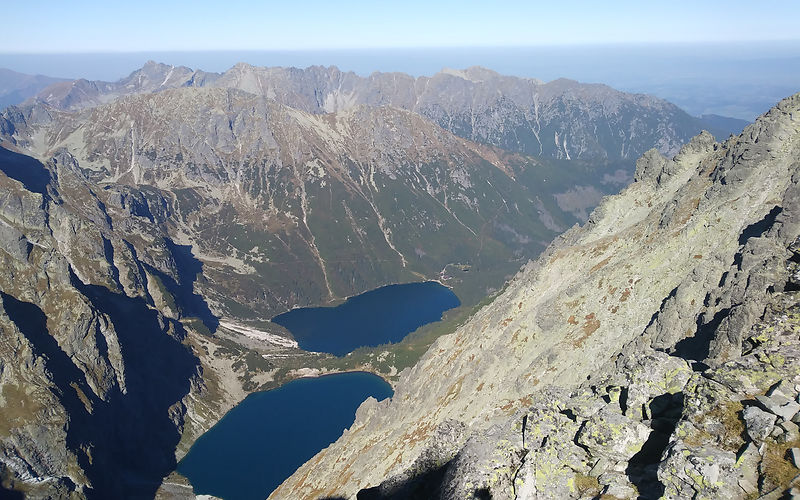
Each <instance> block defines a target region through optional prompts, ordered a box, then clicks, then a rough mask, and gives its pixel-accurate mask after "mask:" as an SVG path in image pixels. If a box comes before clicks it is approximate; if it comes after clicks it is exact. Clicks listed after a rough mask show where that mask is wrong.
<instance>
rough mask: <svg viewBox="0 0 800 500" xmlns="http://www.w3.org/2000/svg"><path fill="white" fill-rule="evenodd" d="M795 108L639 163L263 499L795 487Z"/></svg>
mask: <svg viewBox="0 0 800 500" xmlns="http://www.w3.org/2000/svg"><path fill="white" fill-rule="evenodd" d="M799 117H800V94H796V95H794V96H792V97H790V98H787V99H785V100H783V101H782V102H781V103H779V104H778V105H777V106H776V107H775V108H773V109H772V110H770V112H768V113H766V114H765V115H763V116H762V117H760V118H759V119H758V120H757V121H756V123H755V124H753V125H751V126H748V127H747V128H746V129H745V130H744V132H743V133H742V135H741V136H739V137H736V138H731V139H729V140H728V141H726V142H725V143H722V144H719V143H715V142H714V140H713V138H712V137H711V136H710V135H708V134H702V135H700V136H698V137H696V138H695V139H693V140H692V141H691V142H690V143H689V144H688V145H686V146H684V147H683V148H682V149H681V151H680V153H679V154H678V155H677V156H676V157H675V158H674V159H672V160H671V159H668V158H665V157H663V156H661V155H660V154H659V153H658V152H656V151H650V152H648V153H647V154H645V155H644V156H643V157H642V158H641V159H640V160H639V161H638V162H637V170H636V177H635V182H634V183H633V184H632V185H631V186H630V187H628V188H626V189H625V190H624V191H623V192H622V193H621V194H619V195H616V196H612V197H609V198H608V199H606V200H605V201H604V202H603V203H602V204H601V205H600V207H598V208H597V209H596V210H595V211H594V212H593V213H592V215H591V216H590V219H589V222H588V223H587V224H586V225H584V226H583V227H581V228H576V229H572V230H570V231H568V232H567V233H565V234H564V235H562V236H561V237H559V238H558V239H557V240H556V241H555V242H554V243H553V244H552V245H551V246H550V247H549V248H548V250H546V251H545V252H544V253H543V254H542V256H540V258H539V259H537V261H536V262H535V263H532V264H530V265H528V266H526V267H525V268H524V269H523V270H522V271H521V272H520V274H519V275H518V276H517V277H516V278H515V279H514V280H512V281H511V282H510V283H509V284H508V285H507V287H506V289H505V290H504V292H503V293H502V294H501V295H499V296H498V297H497V298H496V299H495V300H494V301H493V302H492V304H491V305H490V306H488V307H484V308H483V309H482V310H481V311H479V312H478V313H476V314H475V315H474V316H473V317H472V318H471V319H470V320H469V321H468V322H467V323H466V324H464V325H463V326H462V327H460V328H459V329H458V330H457V331H456V332H455V333H453V334H451V335H446V336H443V337H440V338H439V339H438V340H437V341H436V342H435V343H434V345H433V346H431V348H430V349H429V350H428V352H427V353H426V354H425V355H424V356H423V358H422V359H421V360H420V361H419V362H418V363H417V365H416V366H414V367H413V368H412V369H409V370H408V371H407V372H405V373H403V374H401V376H400V380H399V382H398V384H397V387H396V391H395V395H394V397H393V398H392V399H391V400H390V401H384V402H382V403H377V402H375V401H367V402H365V403H364V404H363V405H362V406H361V408H359V411H358V414H357V418H356V422H355V423H354V424H353V426H352V427H351V428H350V429H349V430H348V431H346V432H345V434H344V435H343V436H342V437H341V438H340V439H339V440H338V441H337V442H336V443H334V444H332V445H331V446H330V447H329V448H327V449H326V450H323V451H322V452H320V453H319V454H318V455H317V456H316V457H314V458H313V459H312V460H310V461H309V462H307V463H306V464H305V465H304V466H303V467H301V468H300V469H299V470H298V471H297V472H296V473H295V474H294V475H293V476H292V477H291V478H290V479H289V480H287V481H286V482H285V483H284V484H283V485H281V487H280V488H279V489H278V490H276V491H275V492H274V493H273V495H272V497H271V498H296V497H302V498H319V497H329V496H342V497H348V498H350V497H355V496H356V495H358V496H359V498H409V497H412V496H413V495H414V494H416V495H417V496H418V497H420V498H432V497H433V498H435V497H440V498H462V497H463V496H465V495H466V496H477V497H486V496H489V497H492V498H535V497H551V496H553V494H554V493H555V492H557V493H558V494H557V495H556V496H562V497H565V498H570V497H571V498H581V497H584V496H594V495H599V494H601V493H605V494H609V495H614V496H618V497H621V498H635V497H637V496H639V495H641V496H642V497H644V498H656V497H658V496H660V495H661V494H664V495H666V497H667V498H685V497H728V498H745V497H751V496H752V495H756V496H758V495H764V494H771V495H774V496H775V498H778V497H779V496H780V495H782V494H783V492H784V491H788V489H790V488H792V485H794V484H795V482H797V481H798V479H797V478H796V477H795V476H797V475H798V474H800V470H798V469H797V468H796V467H797V463H796V462H795V463H793V462H792V460H793V457H794V453H795V451H792V450H793V449H794V447H797V445H798V441H797V434H796V425H794V426H793V424H795V423H796V422H792V421H791V419H796V418H797V417H796V413H797V409H798V408H796V405H797V402H796V397H797V392H798V391H797V388H796V385H797V384H798V383H800V373H798V371H797V367H798V366H800V364H799V363H797V360H796V359H795V358H796V356H797V348H798V344H800V338H798V334H797V326H796V318H795V315H796V313H795V309H796V307H797V294H796V290H797V285H796V284H794V282H793V281H792V280H793V279H795V278H792V276H794V273H795V272H796V271H795V270H794V269H795V267H793V266H794V264H792V262H794V261H796V260H797V257H796V253H795V252H796V250H797V243H796V241H797V238H798V235H800V219H798V213H800V212H799V210H800V207H799V206H798V200H799V199H800V198H799V195H800V192H798V182H797V180H798V168H800V149H799V148H800V121H799V120H800V118H799ZM787 262H788V263H787ZM764 412H767V413H766V414H765V413H764ZM776 423H777V424H778V425H777V426H775V424H776ZM750 443H754V444H750ZM787 450H788V451H787ZM784 453H788V454H784ZM792 471H794V472H792Z"/></svg>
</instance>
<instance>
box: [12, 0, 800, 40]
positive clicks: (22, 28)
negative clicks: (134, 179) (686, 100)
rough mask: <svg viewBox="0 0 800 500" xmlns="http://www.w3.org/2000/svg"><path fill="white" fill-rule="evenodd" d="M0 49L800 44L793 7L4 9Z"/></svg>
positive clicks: (789, 2)
mask: <svg viewBox="0 0 800 500" xmlns="http://www.w3.org/2000/svg"><path fill="white" fill-rule="evenodd" d="M2 12H3V21H4V22H3V28H2V31H0V52H5V53H13V52H26V53H31V52H51V53H52V52H115V51H153V50H165V51H168V50H242V49H250V50H286V49H299V50H307V49H323V48H331V49H341V48H385V47H459V46H461V47H463V46H529V45H561V44H593V43H620V42H622V43H640V42H697V41H730V40H792V39H794V40H797V39H800V34H799V33H798V31H799V30H798V26H799V25H798V24H797V23H798V19H800V2H798V1H797V0H771V1H764V2H757V1H754V0H747V1H742V0H724V1H719V0H707V1H703V0H701V1H686V0H668V1H663V0H662V1H658V2H655V1H649V0H637V1H629V0H624V1H603V0H549V1H547V2H542V1H533V0H529V1H522V0H519V1H517V0H514V1H512V0H505V1H504V0H496V1H489V0H484V1H476V0H458V1H455V0H445V1H436V0H405V1H402V2H397V1H393V2H390V1H381V0H371V1H364V0H354V1H347V0H339V1H335V0H299V1H298V0H295V1H292V0H282V1H249V0H229V1H222V0H213V1H207V0H194V1H184V0H178V1H170V0H163V1H152V0H138V1H136V0H134V1H125V2H118V1H115V0H105V1H102V2H98V1H88V0H69V1H65V0H28V1H9V2H6V4H5V5H4V7H3V9H2Z"/></svg>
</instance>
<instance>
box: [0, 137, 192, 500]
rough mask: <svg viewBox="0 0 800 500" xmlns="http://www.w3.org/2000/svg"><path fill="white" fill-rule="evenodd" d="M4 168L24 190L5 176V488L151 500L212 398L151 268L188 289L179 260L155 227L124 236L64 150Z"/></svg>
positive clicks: (15, 160)
mask: <svg viewBox="0 0 800 500" xmlns="http://www.w3.org/2000/svg"><path fill="white" fill-rule="evenodd" d="M15 166H22V167H24V168H23V169H19V170H17V169H15V168H14V167H15ZM2 167H3V169H2V170H3V172H6V171H7V172H10V173H11V174H13V175H15V176H16V177H20V179H21V180H22V182H20V180H17V179H14V178H11V177H9V176H7V175H6V174H5V173H0V193H2V195H0V266H1V267H2V269H3V272H2V273H0V406H2V408H3V411H2V412H0V485H1V486H2V488H1V489H0V492H1V493H3V494H5V493H9V491H11V490H14V491H16V492H23V493H25V496H26V497H30V498H73V497H74V498H86V497H89V498H112V497H113V498H124V497H129V498H130V497H141V496H145V497H146V496H152V495H154V493H155V491H156V489H157V488H158V486H159V485H160V483H161V480H162V478H163V477H164V476H165V475H167V474H168V473H169V472H170V471H172V470H173V469H174V466H175V460H176V447H177V445H178V443H179V440H180V438H181V434H182V431H183V429H184V426H185V425H186V424H187V420H188V418H187V412H188V413H191V411H193V408H194V406H195V402H194V401H195V398H200V399H202V397H203V394H204V393H205V387H204V384H203V381H202V379H201V377H200V376H201V365H200V362H199V360H198V359H197V357H196V356H195V355H194V354H193V352H192V349H191V348H190V346H189V342H188V341H187V338H188V335H189V333H188V331H187V327H185V326H184V325H183V324H182V323H181V322H179V321H177V319H178V317H177V316H176V317H175V318H169V317H166V316H165V315H164V314H162V313H161V312H159V311H158V310H157V309H156V308H155V307H154V305H155V304H154V301H153V298H152V296H151V294H150V293H149V288H151V287H152V279H151V277H150V275H149V274H147V273H146V272H145V271H144V269H145V268H147V269H150V270H151V273H160V274H161V275H162V276H174V279H175V280H177V281H181V280H182V279H183V278H182V277H181V275H180V273H179V271H178V270H177V266H176V265H175V261H176V260H177V258H176V257H175V256H174V254H173V251H172V250H171V248H170V246H169V244H168V242H167V240H166V239H165V238H164V235H163V234H162V233H159V231H158V230H157V228H155V227H152V226H151V227H139V228H137V229H138V230H137V232H136V235H135V237H134V235H125V236H124V237H123V236H122V235H121V234H120V233H117V232H115V231H114V230H113V225H114V221H112V219H111V217H110V216H109V213H108V212H107V210H106V207H105V205H104V204H103V203H102V202H100V201H99V200H98V198H97V196H96V195H95V194H94V192H93V190H92V189H91V188H90V186H89V185H88V184H87V183H86V182H85V180H84V179H83V178H82V176H81V175H80V172H79V171H78V170H77V165H76V163H75V162H74V159H73V158H71V156H70V155H68V154H67V153H59V154H57V155H55V157H54V158H53V159H52V160H51V161H50V162H48V164H47V165H43V164H40V163H38V162H35V161H34V160H32V159H31V158H29V157H24V156H22V155H19V154H15V153H13V152H11V151H7V150H4V153H3V157H2ZM37 169H38V170H37ZM18 174H21V175H18ZM34 174H35V175H34ZM32 188H35V190H33V191H32V190H31V189H32ZM62 193H64V196H62ZM117 220H119V219H117ZM125 238H127V240H126V239H125ZM176 297H177V299H175V300H177V302H178V305H179V306H180V310H181V312H182V313H185V312H187V309H186V308H185V307H184V303H183V300H182V297H181V296H179V295H176ZM9 494H10V493H9Z"/></svg>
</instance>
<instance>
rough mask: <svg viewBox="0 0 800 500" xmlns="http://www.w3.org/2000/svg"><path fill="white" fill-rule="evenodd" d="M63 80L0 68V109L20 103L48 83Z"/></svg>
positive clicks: (61, 79)
mask: <svg viewBox="0 0 800 500" xmlns="http://www.w3.org/2000/svg"><path fill="white" fill-rule="evenodd" d="M63 80H64V79H63V78H52V77H49V76H43V75H26V74H24V73H17V72H16V71H11V70H10V69H5V68H0V109H3V108H5V107H6V106H11V105H14V104H20V103H21V102H23V101H25V100H26V99H28V98H29V97H33V96H35V95H36V94H38V93H39V92H41V91H42V90H43V89H45V88H46V87H48V86H49V85H52V84H54V83H57V82H60V81H63Z"/></svg>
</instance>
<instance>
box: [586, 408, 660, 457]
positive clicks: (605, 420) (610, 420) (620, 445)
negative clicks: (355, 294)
mask: <svg viewBox="0 0 800 500" xmlns="http://www.w3.org/2000/svg"><path fill="white" fill-rule="evenodd" d="M649 436H650V429H649V428H648V427H647V426H646V425H644V424H642V423H640V422H637V421H634V420H631V419H630V418H628V417H626V416H624V415H620V414H619V413H615V412H611V411H600V412H599V413H598V414H596V415H594V416H593V417H592V418H590V419H589V420H587V421H586V423H585V424H584V425H583V427H582V428H581V430H580V432H578V436H577V442H578V444H580V445H581V446H585V447H586V448H588V450H589V453H591V454H592V455H593V456H596V457H599V456H605V457H607V458H609V459H611V460H613V461H615V462H622V461H626V462H627V461H628V460H630V458H631V457H633V456H634V455H635V454H636V453H638V452H639V451H640V450H641V449H642V446H643V445H644V443H645V441H647V438H648V437H649Z"/></svg>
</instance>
